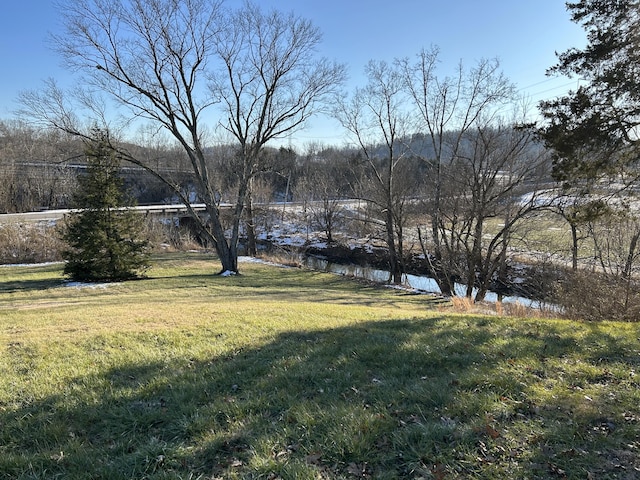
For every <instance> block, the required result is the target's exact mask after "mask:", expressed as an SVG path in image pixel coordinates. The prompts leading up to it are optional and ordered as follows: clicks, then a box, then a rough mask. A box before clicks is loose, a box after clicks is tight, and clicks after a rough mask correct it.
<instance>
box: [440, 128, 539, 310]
mask: <svg viewBox="0 0 640 480" xmlns="http://www.w3.org/2000/svg"><path fill="white" fill-rule="evenodd" d="M492 123H493V124H490V125H485V126H478V127H477V128H475V129H474V130H469V131H468V132H467V134H466V135H465V139H464V142H463V143H462V144H461V145H460V147H461V148H460V150H459V151H458V158H457V159H456V161H455V163H454V166H453V173H454V175H450V176H448V178H449V181H451V182H452V186H453V189H451V188H450V190H453V191H454V192H455V195H454V196H455V198H456V201H457V204H458V206H459V208H458V209H457V210H454V211H453V212H452V211H447V210H446V209H443V211H442V213H443V215H442V217H441V221H440V225H439V230H440V234H441V235H442V237H445V235H451V236H452V237H453V238H454V239H455V242H454V243H453V245H452V244H450V243H449V244H446V245H447V247H449V248H451V250H450V251H448V252H447V253H448V254H449V255H453V256H456V255H457V254H458V253H461V255H460V256H461V258H462V259H463V260H464V264H463V268H462V269H461V271H460V274H461V280H462V283H463V285H464V286H465V290H466V291H465V295H466V296H468V297H471V296H472V295H473V291H474V288H475V289H477V291H476V293H475V301H480V300H483V299H484V297H485V295H486V294H487V292H488V290H489V287H490V285H491V283H492V282H493V281H494V280H495V279H496V276H497V274H498V273H499V272H500V271H501V270H502V271H503V272H504V268H505V267H506V261H507V252H508V247H509V246H510V244H511V236H512V233H513V232H514V230H515V229H516V227H517V225H518V224H519V223H522V222H523V221H524V220H525V219H526V218H527V217H528V216H529V215H530V214H531V213H533V212H535V211H537V210H540V209H542V208H544V207H546V206H547V204H548V202H549V197H546V196H543V195H542V192H541V191H540V189H541V186H542V185H543V182H544V181H545V180H547V179H548V175H549V170H550V167H551V165H550V164H551V162H550V156H549V155H548V153H547V152H546V151H545V150H544V149H543V148H542V146H541V145H540V144H538V143H537V142H536V139H535V136H534V134H533V132H532V131H531V130H530V129H526V128H518V127H515V126H514V124H513V122H507V123H504V124H501V123H499V122H492ZM492 220H494V223H495V226H494V227H493V228H488V224H489V222H490V221H492Z"/></svg>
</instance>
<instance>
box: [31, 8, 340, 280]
mask: <svg viewBox="0 0 640 480" xmlns="http://www.w3.org/2000/svg"><path fill="white" fill-rule="evenodd" d="M61 12H62V15H63V20H64V26H65V30H64V33H63V34H61V35H60V36H58V37H56V38H55V42H56V45H57V48H58V50H59V51H60V52H61V53H62V55H63V56H64V58H65V59H66V61H67V63H68V64H69V66H70V67H71V68H73V69H76V70H79V71H81V72H83V73H84V78H83V80H84V81H85V83H86V85H88V86H89V87H90V88H92V89H94V90H97V91H99V92H105V93H106V94H108V97H109V98H111V99H112V100H116V102H117V103H118V104H119V105H120V106H124V107H126V111H127V112H129V113H130V114H131V116H130V118H132V119H135V118H139V117H142V118H144V119H147V120H150V121H151V122H153V123H154V124H155V125H157V126H159V127H161V128H163V129H165V130H166V131H168V132H169V133H170V134H171V135H172V136H173V137H174V138H175V139H176V140H177V142H178V143H179V144H180V145H181V147H182V148H183V150H184V152H185V153H186V155H187V157H188V159H189V162H190V166H191V169H192V172H193V177H194V179H195V183H196V186H197V191H198V195H199V197H200V198H199V201H201V202H203V203H204V204H205V205H206V210H207V215H206V216H199V215H198V214H197V213H196V212H195V211H194V210H193V209H191V206H190V205H191V202H190V199H189V198H187V196H186V195H185V194H184V193H183V192H182V191H181V189H180V188H178V187H177V186H176V185H175V182H173V181H172V179H171V178H170V177H168V176H167V175H166V174H165V173H163V172H162V171H158V170H157V169H154V168H153V166H152V165H150V164H149V163H147V162H145V161H143V160H140V159H138V158H136V157H135V156H134V155H132V154H130V153H129V152H127V151H124V150H123V149H120V150H119V151H120V153H121V155H122V157H123V158H124V159H126V160H128V161H130V162H132V163H134V164H137V165H140V166H142V167H144V168H146V169H148V170H149V171H150V172H151V173H152V174H153V175H155V176H156V177H157V178H159V179H160V180H162V181H164V182H165V183H167V184H169V185H172V186H174V187H176V188H175V193H176V195H177V196H178V197H180V198H181V199H182V201H183V202H184V203H185V205H187V207H188V208H189V209H190V213H191V215H192V216H193V218H194V219H195V220H196V222H197V224H198V225H199V227H200V230H201V231H202V233H203V234H204V235H205V236H206V237H207V238H208V239H209V240H210V241H211V242H212V243H213V244H214V245H215V248H216V251H217V253H218V256H219V258H220V262H221V264H222V270H223V271H226V270H228V271H237V270H238V265H237V256H238V251H237V247H238V239H239V233H240V227H239V225H240V218H241V216H242V212H243V209H244V208H245V202H246V200H247V192H248V188H249V184H250V180H251V178H252V177H253V176H254V175H255V174H256V172H258V171H259V170H260V168H261V155H260V154H261V151H262V149H263V148H264V146H265V145H266V144H267V142H269V141H271V140H273V139H276V138H278V137H281V136H284V135H287V134H291V133H292V132H294V131H295V130H296V129H298V128H300V127H301V126H302V125H303V124H304V123H305V121H306V120H307V119H308V118H309V116H310V115H312V114H313V113H315V112H317V111H318V110H319V108H320V106H321V104H322V102H323V101H324V100H325V98H326V96H327V95H328V94H329V93H331V92H332V90H333V89H334V88H335V87H336V85H337V84H339V83H340V82H341V81H342V79H343V77H344V68H343V67H342V66H341V65H337V64H334V63H330V62H328V61H326V60H324V59H320V58H318V57H317V56H316V48H317V46H318V44H319V42H320V40H321V35H320V32H319V30H318V29H317V28H316V27H314V26H313V25H312V24H311V23H310V22H309V21H308V20H305V19H302V18H300V17H297V16H295V15H293V14H283V13H281V12H278V11H272V12H269V13H264V12H262V11H261V10H260V9H259V8H258V7H257V6H256V5H253V4H251V3H245V4H244V6H243V7H242V8H240V9H238V10H225V9H224V8H223V6H222V2H221V1H217V0H130V1H126V0H65V1H63V2H62V3H61ZM50 86H51V85H50ZM81 100H83V101H84V102H85V104H90V106H92V107H96V106H99V104H98V103H96V102H95V101H94V100H93V99H92V98H91V97H89V96H87V95H83V96H82V97H81ZM23 102H24V103H25V104H26V105H27V107H29V108H30V109H31V111H32V114H34V115H36V116H38V117H40V118H44V119H45V120H47V121H48V122H49V123H53V124H54V125H55V126H57V127H58V128H62V129H64V130H67V131H72V132H75V133H79V134H81V133H82V132H81V129H80V128H79V127H78V125H77V119H76V117H75V115H74V114H73V113H72V112H73V109H70V108H68V106H67V105H66V104H65V103H64V101H63V98H62V96H61V95H60V92H59V91H58V90H56V89H55V88H50V89H49V92H44V93H40V94H37V93H33V92H32V93H30V94H28V95H24V96H23ZM217 107H221V111H222V114H221V115H219V114H220V108H217ZM210 119H217V120H210ZM96 120H99V118H97V119H96V117H95V116H94V118H93V121H96ZM207 121H209V122H210V123H206V122H207ZM219 127H220V128H221V129H222V130H224V131H226V132H227V133H229V134H230V135H231V137H232V138H233V139H235V140H236V142H237V146H238V150H239V156H240V159H241V162H240V167H239V168H240V170H241V171H240V172H239V173H240V175H239V179H240V181H239V182H238V185H237V192H236V193H237V195H236V198H235V199H234V207H233V215H232V222H231V226H230V228H229V229H227V228H226V226H225V225H223V222H222V218H221V215H220V205H219V195H216V191H215V189H214V185H216V183H218V182H216V181H215V176H216V174H217V173H216V171H213V170H212V169H211V168H210V166H209V164H208V162H207V158H206V155H205V151H206V146H207V144H206V142H207V136H208V134H210V133H211V131H216V130H218V129H219ZM228 230H230V232H231V233H230V234H229V235H228V236H227V234H226V231H228Z"/></svg>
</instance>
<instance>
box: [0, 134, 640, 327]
mask: <svg viewBox="0 0 640 480" xmlns="http://www.w3.org/2000/svg"><path fill="white" fill-rule="evenodd" d="M1 125H2V136H1V137H0V146H1V147H0V169H1V170H2V171H3V172H6V173H5V174H4V177H3V178H4V181H3V182H2V185H1V187H2V193H3V196H2V197H1V198H2V203H1V204H0V209H1V210H2V211H3V212H5V213H6V212H18V211H30V210H39V209H51V208H63V207H68V206H69V204H68V202H69V199H70V198H71V197H72V196H73V193H74V191H75V188H76V184H77V181H78V176H79V175H83V174H84V170H83V168H81V167H82V166H83V165H84V164H85V163H86V161H85V159H83V158H82V148H83V147H82V144H81V143H77V142H75V141H74V140H73V139H72V138H67V137H65V136H63V135H60V134H57V133H56V132H54V131H38V130H36V129H33V128H30V127H27V126H25V125H24V124H21V123H18V122H2V123H1ZM456 133H457V132H449V133H448V134H447V137H448V140H447V141H448V144H449V145H450V146H451V145H453V141H454V140H456V141H457V142H458V143H457V144H456V155H455V156H451V157H448V158H445V157H441V158H440V161H439V162H438V161H436V155H435V153H434V152H435V151H434V145H433V143H431V142H432V140H431V137H429V136H428V135H424V134H413V135H410V136H408V137H402V138H398V139H396V141H395V144H394V145H393V149H394V152H395V153H394V155H396V158H397V161H396V162H395V164H394V163H392V162H391V161H390V159H389V156H388V155H386V154H387V151H386V150H385V149H386V148H388V146H386V147H385V145H383V144H377V145H375V146H373V145H372V146H371V148H369V150H368V151H367V152H366V154H365V153H363V150H362V149H361V148H356V147H353V146H351V147H344V146H343V147H334V146H326V145H320V144H310V145H307V146H306V148H305V149H304V150H303V151H296V150H295V149H293V148H285V147H281V148H266V149H264V151H263V155H264V156H265V158H264V159H262V165H263V169H262V171H260V172H258V173H257V174H256V175H255V176H254V177H253V179H252V182H251V184H250V186H251V191H250V195H248V200H247V204H246V208H245V211H244V215H243V224H242V225H243V229H242V238H243V244H244V245H245V246H246V247H248V248H254V249H255V248H256V245H255V242H256V236H257V235H259V234H263V236H265V235H268V234H269V233H270V232H269V231H268V230H269V228H271V226H272V225H273V220H271V219H269V218H268V217H269V215H273V210H271V211H270V210H269V209H268V208H265V207H266V206H269V205H271V206H272V207H273V206H274V205H275V204H276V203H278V204H280V203H281V202H299V204H300V205H302V207H301V208H303V210H304V214H303V216H300V217H298V221H299V222H301V223H306V225H307V227H308V228H310V229H311V230H314V231H317V230H319V231H322V232H323V233H324V236H325V237H326V240H327V241H328V243H329V244H334V245H337V244H339V243H340V242H341V241H343V240H344V238H345V234H348V233H350V234H351V235H352V236H356V237H357V236H366V237H367V238H368V239H369V240H370V241H371V242H372V243H373V244H376V245H384V247H385V250H386V251H387V252H388V256H387V258H386V262H387V268H389V269H390V270H391V272H392V273H393V272H394V270H393V262H394V261H395V262H396V272H397V273H398V279H397V280H398V281H402V275H403V274H404V273H406V272H409V271H412V269H413V270H415V264H416V262H418V263H419V264H420V268H422V269H423V270H424V269H426V270H427V272H428V273H429V274H430V275H432V276H433V277H434V278H436V279H437V281H438V284H439V286H440V288H441V291H442V292H443V293H447V294H458V295H467V296H473V298H474V299H475V300H482V299H483V298H484V296H485V295H486V293H487V292H488V291H489V290H497V291H502V292H506V293H513V292H514V291H515V292H516V293H520V294H526V295H528V296H530V297H533V298H536V299H538V300H545V301H553V302H555V303H561V304H564V305H565V307H566V308H567V311H569V310H570V311H573V310H575V311H576V312H579V314H580V315H582V316H585V313H584V310H585V307H586V306H587V305H591V306H590V313H589V315H591V316H593V317H601V316H603V315H607V316H608V317H609V318H612V317H616V316H617V317H623V318H630V317H631V316H632V315H635V312H636V308H637V306H636V305H635V304H636V302H635V298H636V297H635V296H634V295H635V293H636V288H637V286H636V277H637V268H638V266H637V259H638V252H637V243H638V239H639V238H640V222H639V221H638V219H637V217H636V215H635V214H634V210H633V209H632V208H631V206H632V200H633V192H632V191H630V190H629V189H628V188H626V189H625V188H619V187H620V186H616V184H607V185H606V186H605V185H601V187H600V189H594V188H592V189H591V190H590V193H589V195H578V192H576V191H575V190H573V189H568V190H567V189H563V188H562V185H561V184H559V183H556V182H555V181H554V180H553V178H552V176H551V171H552V162H551V157H550V155H549V152H547V151H546V149H545V148H544V147H543V146H542V145H541V144H540V142H539V141H538V140H537V139H536V137H535V135H534V134H533V132H532V131H531V130H529V129H526V128H513V127H509V126H506V125H504V126H495V124H493V125H492V126H491V127H487V128H485V129H473V130H470V131H469V132H467V133H466V134H465V135H457V134H456ZM126 148H127V149H128V150H129V151H130V152H132V154H135V155H136V156H138V157H144V158H145V159H146V161H147V162H154V168H156V169H158V170H162V171H164V172H165V174H166V175H167V177H169V178H172V179H173V180H174V181H175V182H176V183H177V184H178V183H179V184H180V185H181V188H182V189H183V192H184V195H185V196H186V197H188V198H191V199H192V200H193V201H194V202H198V201H199V196H200V192H198V189H197V183H196V182H194V181H193V179H192V175H191V173H190V171H189V168H188V165H186V163H185V162H186V161H187V159H186V158H182V157H181V156H183V153H182V152H181V150H180V149H179V148H175V147H172V146H171V145H154V146H148V145H146V146H145V145H134V144H131V143H128V144H126ZM206 155H207V161H208V162H210V167H211V170H212V171H215V172H217V175H216V176H215V178H213V179H212V183H213V185H212V188H213V190H214V191H215V192H216V196H217V199H218V202H219V203H230V202H232V201H233V198H234V191H235V189H236V188H237V185H236V184H237V182H238V181H239V180H238V178H237V177H238V173H237V168H238V162H239V160H238V157H237V153H236V152H235V150H234V148H233V146H232V145H219V146H215V147H209V148H207V149H206ZM181 165H182V166H183V167H181ZM383 172H385V173H384V174H383ZM121 175H122V176H123V178H124V179H125V180H126V182H125V183H126V186H127V189H128V191H129V192H130V193H132V194H133V196H134V197H136V199H137V201H138V202H139V203H144V204H147V203H150V204H152V203H169V202H173V201H177V200H178V199H176V198H174V197H173V190H171V189H170V188H168V187H167V186H166V184H164V183H162V182H160V181H158V180H157V179H155V178H154V177H153V175H151V174H149V173H148V172H145V171H144V170H142V169H140V168H137V167H132V166H130V165H126V166H124V167H123V168H122V170H121ZM385 175H390V177H388V176H385ZM384 178H391V181H389V182H383V181H382V180H383V179H384ZM18 193H19V195H18ZM436 193H437V198H436ZM348 199H352V200H358V201H359V205H360V208H359V209H358V210H357V211H355V208H354V207H351V208H346V207H345V205H344V202H343V201H344V200H348ZM277 210H279V208H278V209H277ZM436 212H437V215H436ZM436 216H437V219H436V220H437V221H434V217H436ZM548 219H551V223H547V222H548ZM541 225H560V227H561V228H563V229H564V230H565V231H566V232H570V233H571V235H570V236H568V239H569V241H567V240H566V239H567V237H563V238H564V239H563V240H562V241H561V242H559V244H560V245H564V247H561V248H559V249H556V250H553V249H552V248H549V249H548V250H544V249H542V248H540V247H535V246H531V247H530V248H531V249H530V250H529V251H526V248H527V247H526V245H532V243H531V242H529V240H530V239H531V238H532V237H536V238H538V237H539V236H540V232H539V231H536V229H539V228H540V226H541ZM252 235H253V238H251V237H252ZM253 253H255V252H253ZM523 260H524V261H523ZM523 265H526V268H525V269H523ZM572 271H573V272H574V273H573V274H572V273H571V272H572ZM600 275H603V277H602V278H603V279H605V278H607V279H608V280H607V281H604V280H603V281H602V282H600V281H598V278H599V276H600ZM605 275H607V276H606V277H605ZM524 277H526V279H527V285H526V286H522V285H520V287H522V289H524V288H525V287H526V291H523V290H522V289H521V290H518V282H522V281H523V278H524ZM612 278H615V279H617V280H616V281H615V282H612V281H611V279H612ZM514 287H515V290H514ZM594 290H596V291H597V292H594ZM612 290H613V291H612ZM585 292H588V295H587V296H586V297H584V295H585ZM604 292H606V294H605V293H604ZM603 295H605V296H606V298H608V299H609V301H608V302H604V301H603ZM560 297H562V301H561V300H560ZM596 298H597V299H598V300H597V302H598V306H596V305H595V304H596V302H595V301H594V302H590V301H589V299H596ZM607 305H609V306H608V307H607Z"/></svg>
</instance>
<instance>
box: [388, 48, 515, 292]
mask: <svg viewBox="0 0 640 480" xmlns="http://www.w3.org/2000/svg"><path fill="white" fill-rule="evenodd" d="M398 64H399V69H400V71H401V72H402V76H403V81H404V84H405V87H406V89H407V91H408V93H409V96H410V98H411V103H412V107H413V111H414V118H415V119H417V123H416V125H415V131H418V132H423V133H424V134H425V137H424V138H425V146H424V150H423V151H418V152H416V153H418V154H420V155H422V156H423V158H424V159H425V161H427V162H428V163H429V164H430V165H431V166H432V169H431V170H432V171H431V175H430V178H429V179H428V184H429V185H430V188H429V191H428V192H427V193H426V196H427V197H428V199H429V202H428V206H427V209H428V215H429V217H430V219H431V221H430V234H431V244H432V246H433V255H429V258H431V257H433V260H434V262H433V263H434V265H433V270H434V273H435V278H436V281H437V282H438V286H439V287H440V290H441V291H442V293H443V294H445V295H450V294H452V293H453V291H454V288H453V287H454V285H453V278H452V275H451V272H452V271H453V270H454V265H453V264H452V261H454V259H451V258H448V257H447V255H446V254H445V249H444V246H445V242H446V239H445V238H443V237H442V228H441V224H442V208H443V203H442V188H443V183H444V181H445V180H446V179H445V176H444V171H443V169H444V167H445V166H446V165H447V164H451V163H453V162H454V160H455V159H456V158H457V157H458V156H459V152H460V149H461V147H462V146H463V144H464V143H465V136H466V135H467V133H468V132H469V131H470V130H472V129H474V128H475V127H476V126H477V125H478V122H479V121H481V119H482V117H483V116H484V117H487V116H488V114H489V112H491V111H492V110H495V109H496V108H498V107H500V106H502V105H504V104H505V103H506V102H510V101H512V100H513V98H514V86H513V85H512V84H511V82H509V81H508V79H507V78H506V77H505V76H504V75H503V74H502V72H501V71H500V69H499V63H498V62H497V61H496V60H481V61H479V62H478V63H477V64H476V66H475V67H474V68H472V69H470V70H467V69H465V68H464V66H463V64H462V63H460V64H459V66H458V68H457V70H456V71H455V72H454V75H452V76H446V77H442V76H439V75H438V70H437V67H438V64H439V50H438V48H437V47H432V48H431V49H430V50H424V49H423V50H422V51H420V52H419V53H418V54H417V56H416V59H415V60H411V59H403V60H400V61H398Z"/></svg>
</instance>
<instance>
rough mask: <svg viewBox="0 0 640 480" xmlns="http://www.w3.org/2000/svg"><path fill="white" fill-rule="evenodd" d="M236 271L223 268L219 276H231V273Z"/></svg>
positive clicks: (233, 273)
mask: <svg viewBox="0 0 640 480" xmlns="http://www.w3.org/2000/svg"><path fill="white" fill-rule="evenodd" d="M235 274H236V272H233V271H231V270H225V271H224V272H222V273H221V274H220V276H221V277H231V276H232V275H235Z"/></svg>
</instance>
